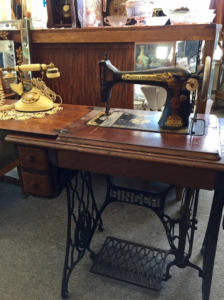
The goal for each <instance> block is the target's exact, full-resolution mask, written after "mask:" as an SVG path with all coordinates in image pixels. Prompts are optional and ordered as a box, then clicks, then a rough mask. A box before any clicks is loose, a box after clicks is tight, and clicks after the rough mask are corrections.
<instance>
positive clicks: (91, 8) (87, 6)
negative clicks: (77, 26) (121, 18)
mask: <svg viewBox="0 0 224 300" xmlns="http://www.w3.org/2000/svg"><path fill="white" fill-rule="evenodd" d="M78 16H79V20H80V23H81V27H99V26H102V22H103V16H102V9H101V0H83V1H82V9H79V11H78Z"/></svg>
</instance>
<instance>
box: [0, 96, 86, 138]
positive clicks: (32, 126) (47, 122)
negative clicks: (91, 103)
mask: <svg viewBox="0 0 224 300" xmlns="http://www.w3.org/2000/svg"><path fill="white" fill-rule="evenodd" d="M7 103H11V102H9V100H7V101H6V104H7ZM62 106H63V108H64V109H63V110H60V111H58V112H57V113H56V114H55V115H47V116H46V117H44V118H41V119H35V118H32V119H29V120H25V121H16V120H7V121H2V120H0V129H8V130H9V131H15V132H23V133H27V134H34V135H37V134H40V135H42V136H43V137H42V138H43V139H44V138H46V136H51V137H52V138H56V137H57V135H58V131H60V130H63V129H65V128H66V127H68V126H69V125H70V124H72V123H73V122H75V121H77V120H78V119H80V118H81V117H82V116H84V115H85V114H86V113H88V112H89V110H90V109H92V107H90V108H89V107H88V106H84V105H80V106H79V105H77V106H73V105H62ZM55 130H56V131H55Z"/></svg>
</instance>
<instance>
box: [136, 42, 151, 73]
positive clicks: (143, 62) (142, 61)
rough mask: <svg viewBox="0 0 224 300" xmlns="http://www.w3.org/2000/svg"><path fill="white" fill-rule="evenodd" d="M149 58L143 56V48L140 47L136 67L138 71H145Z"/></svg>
mask: <svg viewBox="0 0 224 300" xmlns="http://www.w3.org/2000/svg"><path fill="white" fill-rule="evenodd" d="M148 65H149V58H148V56H146V55H145V46H140V55H139V56H138V57H137V61H136V66H137V68H139V69H147V68H148Z"/></svg>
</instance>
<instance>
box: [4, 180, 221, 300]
mask: <svg viewBox="0 0 224 300" xmlns="http://www.w3.org/2000/svg"><path fill="white" fill-rule="evenodd" d="M104 183H105V181H104V177H101V176H99V175H97V176H94V189H95V192H96V198H97V202H98V204H99V205H100V203H101V202H102V201H103V198H104V194H105V189H104ZM0 190H1V198H0V266H1V268H0V278H1V280H0V299H1V300H24V299H29V300H45V299H46V300H57V299H60V285H61V279H62V268H63V260H64V251H65V237H66V199H65V191H63V193H62V194H61V195H60V197H58V198H56V199H54V200H47V199H40V198H35V197H33V196H29V197H28V198H24V197H23V195H22V194H21V192H20V190H19V188H18V187H16V186H12V185H8V184H4V183H0ZM212 195H213V192H208V191H201V193H200V201H199V210H198V220H199V224H198V230H197V231H196V235H195V247H194V252H193V255H192V262H194V263H197V264H199V265H201V263H202V257H201V255H200V254H199V251H200V247H201V244H202V241H203V237H204V233H205V229H206V224H207V220H208V216H209V212H210V207H211V197H212ZM174 198H175V194H174V193H173V192H171V193H170V194H169V198H168V201H167V205H166V211H167V213H169V214H170V215H173V216H175V215H176V213H177V211H178V210H179V207H180V203H179V202H177V201H176V200H175V199H174ZM103 220H104V227H105V230H104V232H102V233H100V232H98V231H97V232H96V234H95V236H94V239H93V242H92V248H93V250H94V251H96V252H97V251H99V249H100V247H101V245H102V243H103V242H104V240H105V238H106V237H107V236H116V237H118V238H124V239H126V240H131V241H136V242H140V243H144V244H148V245H153V246H155V247H161V248H164V249H168V244H167V242H166V240H165V239H164V237H165V235H164V231H163V228H162V226H161V224H160V222H159V221H158V220H157V218H156V217H155V216H154V214H153V213H152V212H151V211H150V210H147V209H144V208H141V207H133V206H130V205H124V204H119V203H114V204H111V205H110V206H108V208H107V209H106V211H105V213H104V214H103ZM223 234H224V233H223V230H221V231H220V236H219V243H218V249H217V255H216V262H215V269H214V276H213V284H212V291H211V297H210V299H211V300H216V299H217V300H218V299H224V296H223V295H224V288H223V278H224V253H223V246H224V245H223ZM91 265H92V262H91V260H90V258H89V256H88V255H86V256H85V257H84V258H83V260H82V261H81V262H80V263H79V265H78V266H77V268H76V269H75V271H74V272H73V274H72V276H71V278H70V284H69V296H70V297H69V299H71V300H72V299H74V300H90V299H94V300H102V299H103V300H111V299H114V300H115V299H116V300H118V299H119V300H120V299H129V300H149V299H150V300H153V299H154V300H155V299H157V300H177V299H178V300H179V299H183V300H185V299H191V300H196V299H197V300H198V299H201V279H200V278H199V277H198V276H197V272H196V271H195V270H193V269H191V268H187V269H184V270H181V269H178V268H176V267H174V268H173V269H172V270H171V274H172V279H171V280H170V281H168V282H166V283H163V284H162V289H161V291H160V292H154V291H152V290H148V289H144V288H139V287H136V286H132V285H130V284H126V283H121V282H118V281H116V280H113V279H109V278H105V277H101V276H99V275H94V274H92V273H90V272H89V269H90V267H91Z"/></svg>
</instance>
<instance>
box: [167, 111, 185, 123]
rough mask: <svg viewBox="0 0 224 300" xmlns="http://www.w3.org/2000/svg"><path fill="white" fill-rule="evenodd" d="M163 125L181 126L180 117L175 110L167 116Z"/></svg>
mask: <svg viewBox="0 0 224 300" xmlns="http://www.w3.org/2000/svg"><path fill="white" fill-rule="evenodd" d="M165 125H166V126H167V127H183V123H182V119H181V117H179V116H178V115H177V111H176V110H173V111H172V115H171V116H169V117H168V118H167V120H166V123H165Z"/></svg>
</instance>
